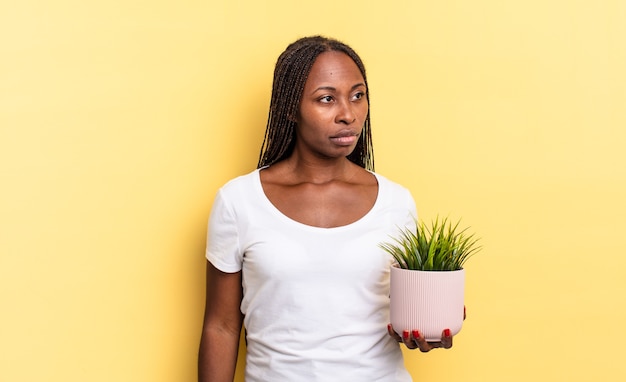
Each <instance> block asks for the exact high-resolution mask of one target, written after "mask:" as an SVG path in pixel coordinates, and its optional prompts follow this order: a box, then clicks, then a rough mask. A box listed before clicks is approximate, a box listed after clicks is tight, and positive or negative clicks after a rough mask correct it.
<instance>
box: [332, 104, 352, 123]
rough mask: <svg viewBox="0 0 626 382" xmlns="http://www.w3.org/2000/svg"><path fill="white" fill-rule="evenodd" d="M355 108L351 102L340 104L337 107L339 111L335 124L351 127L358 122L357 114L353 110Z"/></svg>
mask: <svg viewBox="0 0 626 382" xmlns="http://www.w3.org/2000/svg"><path fill="white" fill-rule="evenodd" d="M353 106H354V105H352V103H351V102H350V101H349V100H344V101H343V102H340V103H339V104H338V106H337V107H338V110H337V115H336V116H335V122H337V123H343V124H346V125H350V124H352V123H353V122H354V121H356V113H355V112H354V110H353Z"/></svg>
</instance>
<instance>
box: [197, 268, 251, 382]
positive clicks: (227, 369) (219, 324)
mask: <svg viewBox="0 0 626 382" xmlns="http://www.w3.org/2000/svg"><path fill="white" fill-rule="evenodd" d="M206 289H207V290H206V308H205V312H204V324H203V328H202V338H201V340H200V353H199V357H198V381H199V382H232V381H233V378H234V376H235V367H236V366H237V354H238V352H239V336H240V333H241V325H242V322H243V315H242V314H241V310H240V305H241V299H242V297H243V291H242V287H241V271H239V272H236V273H225V272H222V271H220V270H218V269H217V268H215V267H214V266H213V265H212V264H211V263H210V262H208V261H207V281H206Z"/></svg>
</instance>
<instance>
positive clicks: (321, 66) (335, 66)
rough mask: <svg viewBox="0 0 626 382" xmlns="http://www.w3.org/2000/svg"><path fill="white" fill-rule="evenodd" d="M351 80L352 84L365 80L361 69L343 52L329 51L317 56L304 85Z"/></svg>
mask: <svg viewBox="0 0 626 382" xmlns="http://www.w3.org/2000/svg"><path fill="white" fill-rule="evenodd" d="M340 81H347V82H352V84H351V85H350V86H352V85H354V84H356V83H359V82H365V81H364V79H363V75H362V74H361V70H360V69H359V67H358V66H357V65H356V63H355V62H354V61H353V60H352V58H350V56H348V55H347V54H345V53H343V52H337V51H329V52H324V53H322V54H320V55H319V56H317V58H316V59H315V62H314V63H313V66H312V67H311V71H310V72H309V76H308V78H307V81H306V84H305V87H307V86H312V85H314V84H317V83H320V82H329V83H333V82H340Z"/></svg>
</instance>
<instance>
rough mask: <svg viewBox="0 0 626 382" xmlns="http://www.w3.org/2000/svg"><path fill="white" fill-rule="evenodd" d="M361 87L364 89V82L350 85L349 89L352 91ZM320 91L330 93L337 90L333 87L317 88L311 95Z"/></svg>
mask: <svg viewBox="0 0 626 382" xmlns="http://www.w3.org/2000/svg"><path fill="white" fill-rule="evenodd" d="M361 86H363V87H365V83H364V82H359V83H358V84H354V85H352V87H351V88H350V90H354V89H356V88H359V87H361ZM320 90H331V91H336V90H337V88H335V87H333V86H320V87H319V88H317V89H315V90H313V93H315V92H317V91H320Z"/></svg>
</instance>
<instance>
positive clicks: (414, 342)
mask: <svg viewBox="0 0 626 382" xmlns="http://www.w3.org/2000/svg"><path fill="white" fill-rule="evenodd" d="M465 316H466V311H465V307H463V320H465ZM387 332H388V333H389V335H390V336H391V337H393V338H394V339H395V340H396V341H398V342H402V343H403V344H404V345H405V346H406V347H407V348H408V349H420V351H421V352H423V353H426V352H429V351H431V350H433V349H437V348H444V349H450V348H451V347H452V335H451V334H450V329H444V330H443V331H442V332H441V341H426V339H425V338H424V336H422V334H421V333H420V332H419V330H413V331H411V332H409V331H408V330H405V331H404V332H402V337H400V335H399V334H398V333H396V331H395V330H393V327H392V326H391V324H389V325H387Z"/></svg>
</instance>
